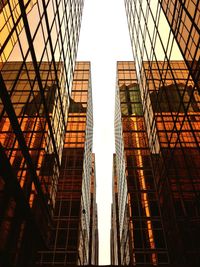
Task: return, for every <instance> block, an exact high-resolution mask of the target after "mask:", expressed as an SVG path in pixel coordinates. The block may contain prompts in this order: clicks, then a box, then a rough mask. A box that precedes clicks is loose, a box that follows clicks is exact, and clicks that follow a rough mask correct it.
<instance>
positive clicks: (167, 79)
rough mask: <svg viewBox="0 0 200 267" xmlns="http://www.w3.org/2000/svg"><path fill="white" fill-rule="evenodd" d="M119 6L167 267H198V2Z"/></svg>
mask: <svg viewBox="0 0 200 267" xmlns="http://www.w3.org/2000/svg"><path fill="white" fill-rule="evenodd" d="M125 7H126V13H127V18H128V25H129V32H130V37H131V44H132V49H133V58H134V63H135V70H136V77H137V83H138V85H139V92H140V96H141V104H142V110H143V114H144V122H145V127H146V133H147V140H148V146H149V149H150V153H151V162H152V168H153V174H154V180H155V184H156V191H157V194H158V200H159V205H160V209H161V217H162V221H163V226H164V232H165V237H166V242H167V247H168V254H169V261H170V263H173V264H185V265H186V266H188V265H189V264H191V265H192V266H198V265H199V264H200V257H199V254H200V253H199V252H200V246H199V244H198V241H197V236H199V235H200V223H199V218H200V213H199V201H198V199H199V184H200V173H199V167H198V163H197V162H199V157H200V154H199V153H200V152H199V138H200V137H199V130H200V124H199V122H200V117H199V108H200V103H199V102H200V97H199V78H200V68H199V56H200V47H199V44H200V24H199V18H200V6H199V1H179V0H176V1H146V0H145V1H140V0H137V1H132V0H125ZM175 240H176V243H175ZM175 244H176V245H175Z"/></svg>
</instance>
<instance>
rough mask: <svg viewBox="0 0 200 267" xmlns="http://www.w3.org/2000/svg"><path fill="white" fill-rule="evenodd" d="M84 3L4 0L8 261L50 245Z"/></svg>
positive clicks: (1, 181)
mask: <svg viewBox="0 0 200 267" xmlns="http://www.w3.org/2000/svg"><path fill="white" fill-rule="evenodd" d="M82 9H83V1H82V0H78V1H65V0H61V1H55V0H49V1H32V0H29V1H21V0H19V1H15V0H14V1H1V3H0V71H1V73H0V88H1V90H0V98H1V102H0V142H1V145H0V161H1V165H0V207H1V208H0V265H2V266H27V264H29V263H30V264H33V263H34V260H35V256H36V254H37V253H36V252H37V250H38V249H40V250H42V249H44V247H45V248H49V247H50V246H51V244H52V240H51V236H52V229H54V228H55V222H54V216H55V211H56V210H57V206H56V201H57V198H58V192H59V182H58V181H59V177H60V175H61V174H60V171H61V167H62V154H63V153H64V152H63V148H64V146H65V132H66V127H67V117H68V110H69V103H70V102H73V96H72V95H71V89H72V80H73V73H74V68H75V59H76V54H77V47H78V39H79V32H80V24H81V17H82ZM90 116H91V114H90ZM72 139H73V137H72ZM78 141H79V140H77V142H78ZM70 142H71V141H70ZM88 142H90V143H91V140H90V141H88ZM83 146H84V145H83ZM88 166H89V165H88ZM86 169H87V168H86ZM88 172H89V171H88V170H87V173H85V177H86V176H87V177H89V174H88ZM85 179H86V178H85ZM89 180H90V179H89ZM89 180H88V181H87V182H88V183H89ZM87 186H88V187H89V185H87ZM84 188H85V187H84ZM88 190H89V189H88ZM88 190H87V191H86V192H85V195H88V194H89V193H88V192H89V191H88ZM83 195H84V194H83ZM84 199H86V196H85V197H84ZM89 200H90V198H89V197H87V203H86V204H84V205H89V204H88V203H89ZM88 216H89V213H88ZM87 224H88V225H89V221H88V222H87Z"/></svg>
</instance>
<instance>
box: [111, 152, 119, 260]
mask: <svg viewBox="0 0 200 267" xmlns="http://www.w3.org/2000/svg"><path fill="white" fill-rule="evenodd" d="M117 182H118V179H117V165H116V154H113V176H112V204H111V231H110V259H111V260H110V261H111V265H120V264H121V252H120V236H119V208H118V185H117Z"/></svg>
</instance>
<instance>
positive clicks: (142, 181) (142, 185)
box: [131, 117, 157, 265]
mask: <svg viewBox="0 0 200 267" xmlns="http://www.w3.org/2000/svg"><path fill="white" fill-rule="evenodd" d="M131 120H132V121H133V129H134V130H135V133H134V134H135V142H136V146H137V147H138V148H140V147H141V145H140V138H139V135H138V131H139V129H138V126H137V118H136V117H131ZM136 160H137V163H136V165H137V166H143V165H144V164H143V159H142V154H141V151H140V150H139V151H138V157H137V158H136ZM138 171H139V184H140V188H141V190H142V191H146V190H147V187H146V182H145V175H144V171H143V169H138ZM141 198H142V205H143V208H144V210H145V213H146V217H147V218H150V216H151V213H150V208H149V201H148V195H147V193H141ZM147 231H148V237H149V242H150V248H151V249H155V241H154V236H153V230H152V223H151V220H147ZM152 263H153V265H157V256H156V253H152Z"/></svg>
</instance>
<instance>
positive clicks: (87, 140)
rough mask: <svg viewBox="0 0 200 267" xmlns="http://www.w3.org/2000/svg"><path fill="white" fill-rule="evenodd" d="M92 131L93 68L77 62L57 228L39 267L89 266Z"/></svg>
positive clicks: (39, 259) (55, 218)
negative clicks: (91, 79) (53, 266)
mask: <svg viewBox="0 0 200 267" xmlns="http://www.w3.org/2000/svg"><path fill="white" fill-rule="evenodd" d="M86 84H87V87H86ZM80 95H83V96H84V97H83V98H82V97H80ZM92 128H93V121H92V94H91V84H90V64H89V62H77V63H76V66H75V73H74V80H73V88H72V93H71V97H70V106H69V113H68V121H67V125H66V134H65V140H64V149H63V153H62V164H61V170H60V175H59V180H58V190H57V194H56V205H55V215H54V220H53V221H54V227H53V229H52V231H51V235H50V249H49V250H41V251H40V252H39V253H38V256H37V266H49V265H50V264H51V265H52V264H53V265H66V264H67V265H68V264H69V265H76V264H78V265H85V264H88V262H89V238H90V237H89V227H90V205H91V199H90V197H91V196H90V194H91V188H90V186H91V170H92Z"/></svg>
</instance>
